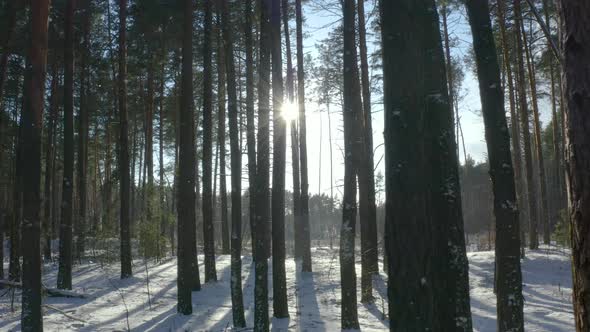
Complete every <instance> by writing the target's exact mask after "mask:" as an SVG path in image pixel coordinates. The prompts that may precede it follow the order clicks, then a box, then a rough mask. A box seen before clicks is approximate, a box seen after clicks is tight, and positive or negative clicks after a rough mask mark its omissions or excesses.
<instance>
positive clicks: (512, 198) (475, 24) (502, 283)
mask: <svg viewBox="0 0 590 332" xmlns="http://www.w3.org/2000/svg"><path fill="white" fill-rule="evenodd" d="M465 4H466V7H467V13H468V15H469V22H470V24H471V31H472V35H473V47H474V49H475V57H476V63H477V74H478V78H479V91H480V96H481V101H482V112H483V117H484V123H485V128H486V142H487V147H488V157H489V164H490V176H491V179H492V186H493V192H494V215H495V217H496V299H497V314H498V323H497V328H498V331H523V330H524V319H523V297H522V276H521V269H520V258H519V251H520V238H519V233H520V232H519V224H518V205H517V203H516V189H515V185H514V181H515V180H514V173H513V169H512V163H511V160H510V158H511V156H510V137H509V135H508V125H507V122H506V116H505V110H504V96H503V94H502V88H501V82H500V67H499V65H498V59H497V55H496V54H497V52H496V46H495V45H494V36H493V32H492V25H491V21H490V12H489V7H488V0H474V1H467V2H465Z"/></svg>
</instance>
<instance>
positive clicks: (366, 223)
mask: <svg viewBox="0 0 590 332" xmlns="http://www.w3.org/2000/svg"><path fill="white" fill-rule="evenodd" d="M364 1H365V0H358V16H359V17H358V31H359V51H360V59H361V85H362V96H363V121H362V122H364V127H363V129H364V130H363V138H364V140H365V144H364V145H365V146H364V151H365V153H364V156H365V157H364V158H363V161H364V163H363V165H362V166H361V168H360V169H361V172H365V173H366V174H365V177H366V181H367V184H366V187H367V189H366V196H365V197H363V198H359V200H360V199H363V200H366V203H365V204H363V205H366V211H367V212H366V213H365V215H366V219H365V220H361V251H362V255H361V262H362V263H361V264H362V265H363V272H362V277H361V279H362V280H364V282H363V281H361V284H364V285H365V287H362V286H361V287H362V288H363V289H365V291H364V292H363V293H362V295H363V298H362V299H361V302H370V301H371V300H372V295H371V289H372V285H371V283H372V277H371V275H373V274H376V273H378V272H379V250H378V240H377V206H376V205H375V165H374V161H373V118H372V115H371V79H370V77H369V61H368V59H367V53H368V51H367V37H366V34H367V33H366V26H365V25H366V24H365V5H364ZM361 209H363V206H361ZM363 239H364V241H363ZM363 243H364V245H363ZM363 248H364V249H363Z"/></svg>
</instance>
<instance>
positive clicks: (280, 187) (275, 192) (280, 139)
mask: <svg viewBox="0 0 590 332" xmlns="http://www.w3.org/2000/svg"><path fill="white" fill-rule="evenodd" d="M271 8H272V12H271V17H270V26H271V44H270V46H271V47H270V49H271V55H272V109H273V112H272V114H273V117H272V118H273V132H272V133H273V149H272V152H273V154H272V205H271V206H272V289H273V301H272V304H273V314H274V317H276V318H286V317H289V306H288V303H287V276H286V271H285V155H286V144H287V137H286V133H287V125H286V121H285V119H284V118H283V117H282V115H281V112H282V110H283V60H282V51H281V0H272V6H271Z"/></svg>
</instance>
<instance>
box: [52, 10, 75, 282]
mask: <svg viewBox="0 0 590 332" xmlns="http://www.w3.org/2000/svg"><path fill="white" fill-rule="evenodd" d="M75 6H76V1H75V0H68V1H67V3H66V12H65V28H64V29H65V45H64V67H65V68H64V95H63V98H64V129H63V130H64V143H63V145H64V157H63V158H64V175H63V190H62V193H63V195H62V204H61V223H60V226H59V269H58V273H57V288H60V289H72V219H73V213H74V204H73V203H74V201H73V187H74V22H73V20H74V9H75Z"/></svg>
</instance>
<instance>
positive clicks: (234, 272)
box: [220, 0, 246, 328]
mask: <svg viewBox="0 0 590 332" xmlns="http://www.w3.org/2000/svg"><path fill="white" fill-rule="evenodd" d="M229 8H230V7H229V3H228V0H223V10H222V26H223V42H224V44H225V65H226V67H227V97H228V98H227V110H228V118H229V140H230V151H231V219H232V220H231V281H230V287H231V300H232V316H233V323H234V328H243V327H245V326H246V319H245V317H244V300H243V296H242V150H241V148H240V137H239V128H238V100H237V95H236V79H237V78H236V69H235V65H234V44H233V40H234V39H233V35H232V24H231V19H230V18H231V16H230V9H229ZM220 48H223V46H221V47H220ZM222 131H223V130H222ZM224 166H225V165H224ZM222 174H223V175H225V172H223V173H222Z"/></svg>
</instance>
